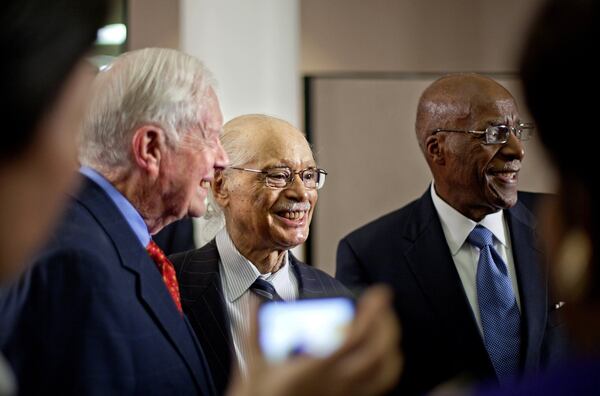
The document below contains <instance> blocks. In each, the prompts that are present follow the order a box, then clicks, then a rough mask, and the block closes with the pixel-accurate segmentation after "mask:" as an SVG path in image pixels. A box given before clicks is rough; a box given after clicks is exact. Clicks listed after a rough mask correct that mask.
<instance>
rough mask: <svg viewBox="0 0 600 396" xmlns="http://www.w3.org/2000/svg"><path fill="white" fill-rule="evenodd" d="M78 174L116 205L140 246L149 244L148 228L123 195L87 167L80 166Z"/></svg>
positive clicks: (96, 172)
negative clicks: (92, 182) (98, 187)
mask: <svg viewBox="0 0 600 396" xmlns="http://www.w3.org/2000/svg"><path fill="white" fill-rule="evenodd" d="M79 173H81V174H82V175H84V176H87V177H88V178H90V179H92V180H93V181H94V182H95V183H96V184H97V185H98V186H100V188H101V189H102V190H104V192H105V193H106V194H107V195H108V197H109V198H110V199H111V201H113V203H114V204H115V205H116V207H117V209H118V210H119V212H120V213H121V214H122V215H123V217H125V220H126V221H127V224H129V227H131V230H132V231H133V233H134V234H135V236H136V237H137V239H138V240H139V241H140V243H141V244H142V246H143V247H144V248H146V246H148V243H150V233H149V232H148V226H147V225H146V223H145V222H144V219H142V216H141V215H140V214H139V212H138V211H137V210H136V209H135V207H134V206H133V205H132V204H131V203H130V202H129V201H128V200H127V198H125V196H124V195H123V194H121V193H120V192H119V190H117V189H116V188H115V187H114V186H113V185H112V184H111V183H110V182H109V181H108V180H107V179H106V178H105V177H104V176H102V175H101V174H100V173H99V172H98V171H97V170H95V169H92V168H90V167H88V166H82V167H81V168H79Z"/></svg>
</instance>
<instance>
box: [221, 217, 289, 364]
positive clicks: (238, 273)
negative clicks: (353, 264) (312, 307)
mask: <svg viewBox="0 0 600 396" xmlns="http://www.w3.org/2000/svg"><path fill="white" fill-rule="evenodd" d="M216 242H217V249H218V251H219V256H220V260H219V272H220V276H221V286H222V287H223V295H224V297H225V306H226V310H227V314H228V317H229V324H230V329H231V338H232V340H233V347H234V349H235V355H236V358H237V363H238V365H239V367H240V370H241V372H242V374H243V375H246V373H247V367H248V365H249V364H251V362H250V361H248V360H249V353H248V352H249V346H248V345H247V343H246V342H245V341H246V337H247V336H248V334H249V333H250V319H249V317H250V307H251V306H252V305H251V304H252V302H255V303H258V302H260V298H259V297H258V296H257V295H256V294H255V293H254V292H252V291H251V290H250V286H252V284H253V283H254V281H255V280H256V279H257V278H259V277H260V278H262V279H264V280H266V281H268V282H270V283H271V284H272V285H273V287H274V288H275V290H276V291H277V294H279V296H280V297H281V298H282V299H284V300H285V301H291V300H296V299H297V298H298V295H299V291H298V280H297V279H296V276H295V275H294V271H293V270H292V269H291V266H290V264H289V255H288V252H285V256H284V257H283V265H282V266H281V268H280V269H279V270H278V271H277V272H275V273H268V274H261V273H260V272H259V271H258V269H257V268H256V266H255V265H254V264H252V263H251V262H250V261H249V260H248V259H247V258H245V257H244V256H242V255H241V254H240V252H239V251H238V250H237V248H236V247H235V245H234V244H233V242H232V241H231V238H230V237H229V234H228V233H227V230H226V229H225V228H223V229H222V230H221V231H219V233H218V234H217V236H216Z"/></svg>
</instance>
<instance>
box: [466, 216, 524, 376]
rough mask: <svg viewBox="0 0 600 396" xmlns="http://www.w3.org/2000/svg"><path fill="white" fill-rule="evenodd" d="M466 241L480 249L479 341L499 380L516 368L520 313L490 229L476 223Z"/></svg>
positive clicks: (478, 286)
mask: <svg viewBox="0 0 600 396" xmlns="http://www.w3.org/2000/svg"><path fill="white" fill-rule="evenodd" d="M467 241H468V242H469V243H470V244H471V245H473V246H476V247H478V248H479V249H480V250H479V262H478V263H477V300H478V302H479V313H480V314H481V326H482V328H483V340H484V343H485V347H486V349H487V351H488V354H489V356H490V360H491V361H492V364H493V366H494V369H495V371H496V375H497V376H498V379H499V380H500V382H501V383H502V382H504V380H506V379H509V378H510V377H512V376H514V375H516V374H517V373H518V370H519V357H520V349H521V314H520V312H519V307H518V305H517V300H516V298H515V293H514V291H513V288H512V283H511V281H510V277H509V275H508V269H507V267H506V264H505V263H504V261H503V260H502V258H501V257H500V255H499V254H498V252H497V251H496V250H495V249H494V246H493V244H492V242H493V235H492V232H491V231H490V230H488V229H487V228H485V227H482V226H480V225H477V226H476V227H475V228H474V229H473V231H471V233H470V234H469V237H468V238H467Z"/></svg>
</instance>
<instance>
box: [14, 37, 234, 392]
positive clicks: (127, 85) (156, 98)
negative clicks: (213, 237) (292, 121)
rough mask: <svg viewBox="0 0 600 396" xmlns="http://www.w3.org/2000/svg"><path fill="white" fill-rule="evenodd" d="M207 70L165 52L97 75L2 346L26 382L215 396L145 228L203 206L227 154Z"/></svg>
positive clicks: (28, 386) (45, 388)
mask: <svg viewBox="0 0 600 396" xmlns="http://www.w3.org/2000/svg"><path fill="white" fill-rule="evenodd" d="M221 127H222V117H221V113H220V110H219V104H218V101H217V97H216V95H215V92H214V90H213V88H212V83H211V78H210V75H209V73H208V72H207V70H206V69H205V68H204V67H203V65H202V64H201V63H200V62H199V61H198V60H196V59H195V58H193V57H191V56H188V55H185V54H183V53H181V52H178V51H174V50H167V49H144V50H140V51H134V52H131V53H128V54H125V55H122V56H120V57H119V58H117V59H116V60H115V62H114V63H113V64H112V65H111V66H110V67H109V68H107V69H106V70H105V71H103V72H101V73H99V74H98V76H96V79H95V81H94V85H93V96H92V98H91V104H90V109H89V112H88V114H87V115H86V119H85V122H84V127H83V132H82V136H81V142H80V163H81V164H82V167H81V168H80V173H81V176H82V177H81V179H82V181H81V189H80V191H79V192H78V193H77V194H76V195H73V196H72V197H71V201H70V204H69V208H68V211H67V214H66V216H65V217H64V219H63V220H62V223H61V225H60V227H59V228H58V229H57V231H56V232H55V234H54V238H53V240H52V241H51V243H50V244H49V245H48V246H47V247H46V248H45V249H44V250H43V251H42V252H41V253H40V254H39V256H38V259H37V260H36V263H35V265H34V266H33V268H32V269H31V271H29V272H28V273H27V274H26V275H25V277H24V279H23V281H22V282H21V284H20V285H18V286H17V287H14V288H12V289H11V290H10V291H9V292H8V293H10V294H11V296H10V297H13V298H12V299H11V302H12V304H13V305H12V306H11V310H13V312H14V315H13V316H12V319H13V320H12V321H11V323H4V325H6V326H7V327H9V328H10V329H11V330H10V331H11V335H10V337H8V339H9V342H8V345H7V348H8V349H9V350H14V351H18V352H19V353H20V354H21V356H22V359H19V360H17V361H16V362H15V363H14V364H15V367H14V369H15V372H16V375H17V377H18V378H19V383H20V384H24V385H23V387H22V390H23V391H24V392H26V393H31V394H40V393H49V394H65V393H66V394H71V393H77V394H105V395H106V394H190V393H199V394H212V393H213V387H212V383H211V380H210V374H209V371H208V369H207V367H206V364H205V362H204V357H203V355H202V352H201V349H200V347H199V346H198V345H197V341H196V339H195V337H194V336H193V334H192V332H191V329H190V328H189V325H188V323H187V321H186V319H185V316H184V315H183V314H182V312H181V308H180V301H179V293H178V290H177V287H178V286H177V283H176V281H175V279H174V272H173V269H172V266H170V264H169V263H168V262H167V261H166V260H165V258H164V255H161V253H160V251H158V249H157V248H156V246H155V244H154V243H153V242H152V238H151V235H152V234H155V233H156V232H158V231H159V230H160V229H161V228H162V227H164V226H165V225H167V224H169V223H170V222H172V221H174V220H176V219H179V218H181V217H183V216H185V215H190V216H198V215H201V214H203V213H204V200H205V197H206V194H207V190H208V186H209V183H210V181H211V180H212V178H213V176H214V172H215V169H219V168H222V167H224V166H226V165H227V161H228V160H227V155H226V154H225V152H224V151H223V149H222V147H221V143H220V141H219V133H220V131H221Z"/></svg>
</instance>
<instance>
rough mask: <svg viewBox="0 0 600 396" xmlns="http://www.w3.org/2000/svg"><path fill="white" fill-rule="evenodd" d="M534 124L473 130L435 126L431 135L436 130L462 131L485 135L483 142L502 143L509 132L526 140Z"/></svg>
mask: <svg viewBox="0 0 600 396" xmlns="http://www.w3.org/2000/svg"><path fill="white" fill-rule="evenodd" d="M533 130H534V126H533V124H529V123H521V124H519V125H517V126H514V127H511V126H508V125H490V126H489V127H487V128H485V131H473V130H464V129H449V128H436V129H434V130H433V135H435V134H436V133H438V132H462V133H470V134H473V135H478V136H480V137H485V144H504V143H506V142H508V138H509V136H510V133H511V132H512V133H514V134H515V136H516V137H517V139H519V140H528V139H529V138H530V137H531V136H533Z"/></svg>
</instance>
